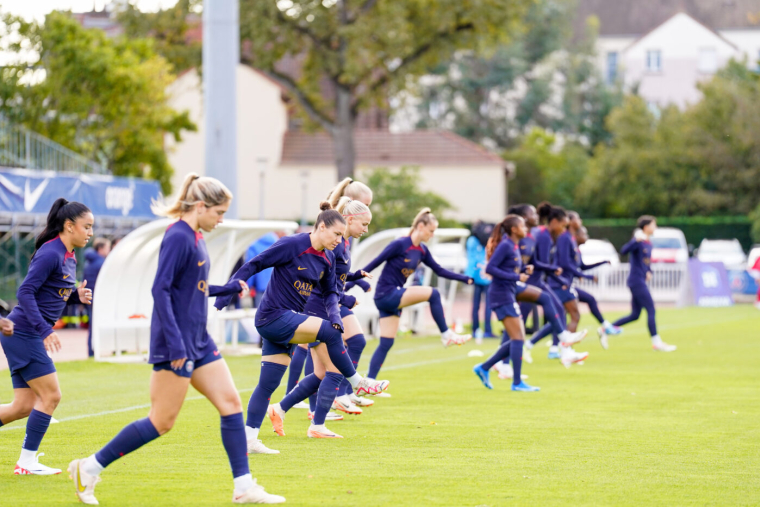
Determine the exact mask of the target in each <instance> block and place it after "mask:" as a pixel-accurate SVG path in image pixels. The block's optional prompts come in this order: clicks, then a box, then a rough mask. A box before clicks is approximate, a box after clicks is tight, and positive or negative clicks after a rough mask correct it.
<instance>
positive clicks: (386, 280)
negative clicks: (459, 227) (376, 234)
mask: <svg viewBox="0 0 760 507" xmlns="http://www.w3.org/2000/svg"><path fill="white" fill-rule="evenodd" d="M383 262H385V266H384V267H383V271H382V272H381V273H380V278H379V279H378V280H377V287H376V292H375V299H380V298H382V297H383V296H385V295H387V294H388V293H389V292H391V291H392V290H393V289H395V288H396V287H403V286H404V284H405V283H406V280H407V278H409V277H410V276H411V275H412V274H413V273H414V272H415V271H416V270H417V266H419V265H420V263H423V264H425V265H427V266H429V267H430V268H431V269H432V270H433V271H434V272H435V274H437V275H438V276H440V277H443V278H448V279H450V280H458V281H460V282H463V283H467V282H469V280H470V277H468V276H465V275H460V274H459V273H454V272H453V271H449V270H448V269H445V268H442V267H441V265H440V264H438V263H437V262H436V261H435V259H433V256H432V255H430V250H429V249H428V247H427V246H425V245H424V244H421V245H420V246H415V245H414V243H412V238H411V237H410V236H404V237H402V238H398V239H396V240H393V241H391V243H390V244H389V245H388V246H386V247H385V249H384V250H383V251H382V252H380V255H378V256H377V257H376V258H375V259H374V260H372V261H371V262H370V263H369V264H367V265H366V266H364V268H363V269H362V271H366V272H367V273H370V272H372V270H374V269H375V268H377V267H378V266H379V265H380V264H382V263H383Z"/></svg>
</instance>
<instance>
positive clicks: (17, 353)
mask: <svg viewBox="0 0 760 507" xmlns="http://www.w3.org/2000/svg"><path fill="white" fill-rule="evenodd" d="M0 344H2V346H3V352H5V357H6V358H7V359H8V367H9V369H10V371H11V382H12V383H13V388H14V389H28V388H29V384H27V382H28V381H30V380H34V379H36V378H39V377H44V376H45V375H50V374H51V373H55V365H54V364H53V360H52V359H51V358H50V356H49V355H48V353H47V350H45V345H44V344H43V338H42V337H41V336H39V335H36V334H31V333H25V332H22V331H15V332H14V333H13V335H12V336H5V335H0Z"/></svg>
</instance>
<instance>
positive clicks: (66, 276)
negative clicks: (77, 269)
mask: <svg viewBox="0 0 760 507" xmlns="http://www.w3.org/2000/svg"><path fill="white" fill-rule="evenodd" d="M70 276H71V275H63V279H64V280H65V279H67V278H68V277H70Z"/></svg>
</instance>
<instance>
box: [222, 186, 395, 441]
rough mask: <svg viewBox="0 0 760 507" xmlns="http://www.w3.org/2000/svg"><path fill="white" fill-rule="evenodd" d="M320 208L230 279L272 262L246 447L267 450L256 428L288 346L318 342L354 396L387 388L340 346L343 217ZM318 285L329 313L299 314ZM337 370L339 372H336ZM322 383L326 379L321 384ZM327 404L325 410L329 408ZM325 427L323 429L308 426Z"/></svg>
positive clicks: (260, 315) (259, 319)
mask: <svg viewBox="0 0 760 507" xmlns="http://www.w3.org/2000/svg"><path fill="white" fill-rule="evenodd" d="M320 209H321V210H322V212H321V213H320V214H319V216H318V217H317V221H316V223H315V224H314V230H313V231H312V232H311V233H310V234H309V233H302V234H295V235H293V236H286V237H284V238H281V239H280V240H279V241H278V242H277V243H275V244H274V245H273V246H272V247H271V248H269V249H267V250H265V251H263V252H261V253H260V254H259V255H257V256H256V257H254V258H253V259H251V260H250V261H248V262H246V263H245V264H244V265H243V267H241V268H240V269H239V270H238V271H237V272H236V273H235V274H234V275H233V277H232V278H233V279H243V280H247V279H248V278H249V277H250V276H251V275H253V274H255V273H257V272H258V271H260V270H262V269H265V268H269V267H274V271H273V272H272V278H271V280H270V281H269V285H268V286H267V289H266V291H265V292H264V297H263V299H262V300H261V306H259V309H258V311H257V312H256V328H257V330H258V331H259V334H260V335H261V337H262V338H263V346H262V351H261V374H260V375H261V376H260V378H259V385H258V386H256V389H255V390H254V391H253V395H251V399H250V401H249V402H248V419H247V421H246V427H245V432H246V435H247V439H248V444H249V448H248V452H251V453H272V452H276V451H272V450H270V449H266V448H265V447H257V445H256V443H257V442H258V435H259V430H260V429H261V423H262V421H263V420H264V416H265V415H266V413H267V411H268V408H269V400H270V399H271V397H272V393H274V391H275V390H276V389H277V387H278V386H279V385H280V381H281V380H282V377H283V375H284V374H285V370H286V369H287V367H288V364H289V363H290V351H291V348H292V346H293V345H297V344H300V343H313V342H315V341H318V342H320V343H323V344H324V345H325V346H324V347H315V348H314V349H313V350H314V352H315V353H316V354H317V356H318V357H319V359H320V361H321V363H322V364H323V365H325V368H326V369H327V372H329V373H332V374H334V375H330V379H331V382H333V381H334V382H337V384H336V385H335V386H334V388H337V387H339V386H340V382H342V380H343V377H346V378H347V379H348V381H349V382H350V383H351V386H352V387H353V388H354V390H355V391H356V394H357V396H366V395H368V394H376V393H380V392H382V391H384V390H385V389H387V387H388V384H389V382H388V381H385V380H381V381H377V380H374V379H370V378H365V377H362V376H361V375H359V374H358V373H356V368H354V365H353V364H352V363H351V359H350V358H349V357H348V354H347V353H346V348H345V346H344V345H343V336H342V332H343V322H342V320H341V317H340V309H339V306H338V300H339V295H338V289H337V278H336V276H335V269H336V267H335V265H336V261H335V256H334V255H333V252H332V250H333V249H334V248H335V247H337V246H338V245H340V244H341V243H343V234H344V233H345V231H346V219H345V218H343V216H342V215H341V214H340V213H338V212H337V211H336V210H334V209H332V207H331V205H330V203H329V202H327V201H323V202H322V203H321V204H320ZM315 287H317V288H318V290H319V293H320V294H321V295H322V298H323V299H324V306H325V311H326V313H327V316H328V318H327V319H322V318H319V317H315V316H310V315H307V314H306V313H304V306H305V305H306V302H307V300H308V299H309V296H311V293H312V291H313V290H314V288H315ZM228 303H229V296H225V297H223V298H217V300H216V304H215V306H216V307H217V308H219V309H221V308H224V307H226V306H227V304H228ZM341 375H342V376H341ZM326 384H327V383H326ZM329 408H330V407H329V406H328V408H327V410H329ZM321 430H324V431H329V430H326V428H314V426H313V425H312V427H311V428H310V429H309V432H310V433H313V432H314V431H321Z"/></svg>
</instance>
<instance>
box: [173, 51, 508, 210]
mask: <svg viewBox="0 0 760 507" xmlns="http://www.w3.org/2000/svg"><path fill="white" fill-rule="evenodd" d="M169 94H170V96H171V99H170V104H171V106H172V107H173V108H175V109H176V110H178V111H182V110H187V111H189V113H190V117H191V118H192V120H193V121H194V122H195V123H196V125H198V131H197V132H188V133H185V134H184V135H183V140H182V142H181V143H176V142H175V141H174V139H173V138H171V136H167V138H166V141H165V143H166V150H167V152H168V156H169V161H170V163H171V164H172V166H173V167H174V169H175V174H174V176H173V179H172V185H173V187H174V188H178V187H179V186H180V185H181V182H182V181H183V180H184V178H185V176H186V175H187V174H188V173H190V172H196V173H198V174H203V173H204V158H205V148H204V144H205V132H204V128H205V127H204V121H203V92H202V88H201V80H200V78H199V75H198V73H197V72H196V71H195V70H191V71H188V72H185V73H184V74H182V75H181V76H179V77H178V78H177V80H176V81H175V82H174V83H173V84H172V85H171V87H170V90H169ZM292 107H294V106H293V104H292V101H290V100H289V99H288V97H287V94H286V93H285V91H284V90H283V89H282V88H281V87H280V86H279V85H278V84H277V83H275V82H273V81H272V80H270V79H269V78H268V77H266V76H265V75H264V74H262V73H261V72H258V71H257V70H255V69H253V68H251V67H249V66H246V65H239V66H238V68H237V122H238V125H237V130H238V135H237V150H238V153H237V163H238V170H237V175H238V184H237V185H236V187H235V188H233V189H232V190H233V192H234V193H235V194H236V199H237V205H238V215H239V218H244V219H262V218H266V219H305V220H313V219H314V217H315V216H316V214H317V210H318V203H319V201H320V200H322V199H324V198H325V197H326V196H327V194H328V193H329V191H330V189H331V188H333V186H334V185H335V184H336V183H337V181H338V174H337V169H336V168H335V162H334V158H333V146H332V141H331V139H330V137H329V136H328V135H327V134H325V133H307V132H304V131H303V130H301V129H300V127H299V126H298V125H297V122H294V121H291V117H292V114H291V113H292ZM379 125H380V126H381V128H358V129H357V130H356V132H355V147H356V165H357V171H356V176H357V179H359V180H361V179H362V175H363V174H366V171H368V170H371V169H374V168H387V169H388V170H390V171H393V170H397V169H398V168H400V167H402V166H417V167H419V169H420V175H421V179H422V187H423V189H424V190H429V191H433V192H436V193H438V194H440V195H442V196H443V197H445V198H447V199H448V200H449V201H450V202H452V203H453V204H454V205H455V206H456V207H457V210H456V211H455V212H452V213H451V217H452V218H455V219H457V220H459V221H462V222H472V221H474V220H477V219H485V220H491V221H496V220H500V219H501V218H502V217H503V216H504V214H505V212H506V206H507V180H508V176H509V174H508V171H509V169H510V168H509V167H508V166H507V164H506V163H505V161H504V160H502V159H501V158H500V157H499V156H497V155H495V154H493V153H491V152H489V151H487V150H486V149H484V148H483V147H481V146H479V145H477V144H475V143H473V142H471V141H468V140H466V139H464V138H462V137H460V136H457V135H455V134H452V133H450V132H443V131H412V132H406V133H392V132H390V131H389V130H388V128H387V123H386V124H384V123H383V122H380V123H379Z"/></svg>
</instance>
